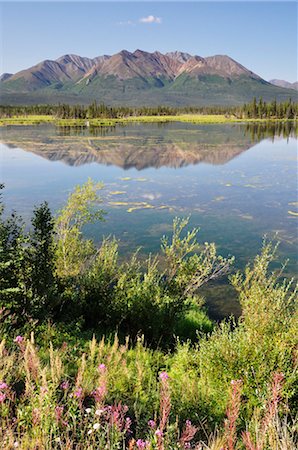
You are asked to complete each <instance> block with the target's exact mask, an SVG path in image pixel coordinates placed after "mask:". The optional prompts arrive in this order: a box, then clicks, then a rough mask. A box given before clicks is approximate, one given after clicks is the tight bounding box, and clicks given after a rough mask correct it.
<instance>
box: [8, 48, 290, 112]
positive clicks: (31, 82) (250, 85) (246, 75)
mask: <svg viewBox="0 0 298 450" xmlns="http://www.w3.org/2000/svg"><path fill="white" fill-rule="evenodd" d="M274 81H276V80H274ZM275 84H276V83H275ZM275 84H273V83H270V82H268V81H265V80H264V79H262V78H261V77H260V76H258V75H257V74H255V73H253V72H252V71H250V70H249V69H247V68H245V67H244V66H243V65H241V64H240V63H238V62H237V61H235V60H233V59H232V58H230V57H229V56H227V55H216V56H209V57H206V58H203V57H201V56H197V55H190V54H189V53H185V52H178V51H176V52H170V53H165V54H162V53H160V52H158V51H156V52H153V53H149V52H145V51H142V50H136V51H135V52H133V53H131V52H128V51H127V50H122V51H121V52H119V53H116V54H115V55H112V56H110V55H102V56H98V57H96V58H93V59H91V58H86V57H81V56H77V55H64V56H61V57H60V58H58V59H56V60H44V61H42V62H40V63H38V64H36V65H35V66H33V67H30V68H28V69H25V70H22V71H20V72H17V73H15V74H9V73H4V74H2V75H1V77H0V101H1V103H2V104H35V103H58V102H67V103H84V104H87V103H90V102H91V101H93V100H97V101H100V102H105V103H107V104H113V105H115V104H117V105H128V106H138V105H152V106H153V105H158V104H164V105H172V106H184V105H197V104H199V105H210V104H217V105H219V104H240V103H243V102H247V101H251V100H252V98H253V97H261V96H262V97H263V99H264V100H267V101H268V100H273V99H274V98H276V99H277V100H280V101H281V100H286V99H288V98H289V97H291V98H292V99H294V100H297V91H295V90H294V89H293V87H292V86H281V85H275Z"/></svg>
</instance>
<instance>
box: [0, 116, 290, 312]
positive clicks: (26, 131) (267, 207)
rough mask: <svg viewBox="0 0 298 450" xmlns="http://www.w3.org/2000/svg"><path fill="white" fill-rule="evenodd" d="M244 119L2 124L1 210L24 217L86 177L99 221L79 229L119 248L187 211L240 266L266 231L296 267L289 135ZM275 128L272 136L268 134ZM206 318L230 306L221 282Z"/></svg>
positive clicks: (145, 245)
mask: <svg viewBox="0 0 298 450" xmlns="http://www.w3.org/2000/svg"><path fill="white" fill-rule="evenodd" d="M279 131H280V132H281V136H279V134H280V133H279V132H278V133H276V130H272V129H265V128H262V127H260V126H259V127H257V126H254V127H252V126H251V127H248V126H246V125H238V124H237V125H230V124H229V125H204V126H199V125H192V124H181V123H170V124H166V125H158V124H146V125H140V124H134V125H129V126H125V127H123V126H117V127H116V128H111V129H107V128H105V129H98V128H96V129H82V128H79V129H67V128H56V127H54V126H50V125H41V126H34V127H7V128H3V129H2V130H1V138H0V142H1V144H0V162H1V182H4V183H5V192H4V201H5V204H6V213H7V214H8V213H9V212H10V211H11V210H16V211H17V212H19V213H20V214H22V215H23V217H24V218H25V220H26V221H27V222H28V223H29V222H30V216H31V212H32V209H33V207H34V205H36V204H38V203H40V202H42V201H43V200H47V201H48V202H49V204H50V206H51V208H52V209H53V211H55V210H57V209H58V208H60V207H61V206H62V205H63V203H64V202H65V200H66V198H67V196H68V194H69V193H70V192H71V190H72V189H73V187H74V186H75V185H76V184H81V183H84V182H85V181H86V180H87V179H88V177H91V178H92V179H94V180H96V181H102V182H103V183H104V189H103V190H102V192H101V196H102V200H103V207H104V209H105V210H106V211H107V216H106V222H105V223H100V224H97V225H95V226H92V227H88V228H87V229H86V235H88V236H92V237H93V238H94V239H95V240H96V241H100V240H101V238H102V235H108V234H113V235H115V236H116V237H117V238H119V239H120V240H121V252H122V253H123V254H125V252H131V251H133V250H134V249H136V248H137V247H139V246H141V247H142V252H144V253H148V252H151V251H157V250H158V248H159V242H160V238H161V236H162V235H163V234H168V233H170V230H171V223H172V220H173V218H174V217H175V216H188V215H191V219H190V226H196V227H199V228H200V234H199V239H200V240H201V241H203V242H204V241H207V240H208V241H214V242H216V244H217V246H218V248H219V251H220V252H221V253H222V254H224V255H227V254H233V255H235V257H236V266H237V267H243V265H244V264H246V263H247V262H248V261H249V260H251V259H252V258H253V256H254V255H255V254H256V253H257V252H258V251H259V249H260V246H261V242H262V238H263V236H264V235H265V234H267V236H269V237H273V236H275V235H276V233H277V239H278V240H279V241H280V242H281V244H280V248H279V254H280V257H281V260H284V259H285V258H288V259H289V264H288V267H287V269H286V270H287V275H289V276H292V275H294V274H295V273H296V270H297V245H298V236H297V219H298V217H297V212H298V202H297V140H296V138H295V136H294V135H293V132H291V130H286V131H285V130H279ZM274 134H275V136H274ZM208 297H209V302H208V306H209V308H210V311H211V313H212V314H213V316H214V317H222V316H224V315H227V314H230V313H234V314H237V313H239V307H238V305H237V303H236V302H235V300H234V298H233V294H232V293H231V292H230V291H229V290H227V288H226V286H225V283H224V282H222V283H217V284H216V285H215V286H213V287H212V289H211V290H210V289H209V292H208Z"/></svg>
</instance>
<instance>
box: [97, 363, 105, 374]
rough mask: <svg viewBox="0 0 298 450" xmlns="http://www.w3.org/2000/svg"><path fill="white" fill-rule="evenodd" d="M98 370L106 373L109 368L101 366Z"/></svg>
mask: <svg viewBox="0 0 298 450" xmlns="http://www.w3.org/2000/svg"><path fill="white" fill-rule="evenodd" d="M97 369H98V370H99V372H105V371H106V370H107V366H106V365H105V364H99V366H98V368H97Z"/></svg>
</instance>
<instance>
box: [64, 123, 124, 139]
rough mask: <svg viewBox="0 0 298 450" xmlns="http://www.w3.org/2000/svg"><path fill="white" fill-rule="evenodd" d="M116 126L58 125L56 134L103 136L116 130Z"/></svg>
mask: <svg viewBox="0 0 298 450" xmlns="http://www.w3.org/2000/svg"><path fill="white" fill-rule="evenodd" d="M115 128H116V126H109V127H93V126H90V127H87V126H86V125H84V126H63V127H62V126H57V127H56V134H57V135H58V136H88V135H91V136H102V137H105V136H107V135H109V134H111V133H112V132H113V131H115Z"/></svg>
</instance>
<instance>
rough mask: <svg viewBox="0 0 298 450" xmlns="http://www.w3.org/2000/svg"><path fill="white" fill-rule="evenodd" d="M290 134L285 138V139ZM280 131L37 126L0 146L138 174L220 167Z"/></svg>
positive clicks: (10, 131) (11, 132)
mask: <svg viewBox="0 0 298 450" xmlns="http://www.w3.org/2000/svg"><path fill="white" fill-rule="evenodd" d="M96 130H97V131H96ZM95 131H96V132H95ZM290 131H291V130H290ZM290 131H289V130H288V132H287V135H291V132H290ZM284 132H285V130H284V128H282V129H280V130H276V127H273V128H272V127H269V128H268V126H265V127H264V126H260V125H259V124H257V125H256V124H252V125H245V126H241V125H238V126H234V125H219V126H194V125H189V124H188V125H186V124H177V123H172V124H167V125H166V126H163V127H159V126H157V125H156V124H155V125H149V124H146V125H134V126H127V127H116V128H113V129H106V128H104V129H94V130H92V129H90V130H89V129H83V128H78V129H71V128H70V129H64V128H62V129H56V128H54V127H47V126H45V127H43V126H40V127H26V128H24V127H22V128H21V129H17V128H16V127H12V128H7V129H5V130H3V131H2V137H1V141H2V142H3V143H4V144H6V145H7V146H8V147H18V148H21V149H23V150H25V151H29V152H31V153H34V154H36V155H38V156H41V157H43V158H46V159H48V160H49V161H61V162H63V163H65V164H67V165H70V166H81V165H84V164H91V163H97V164H103V165H114V166H118V167H121V168H123V169H130V168H132V167H134V168H136V169H137V170H142V169H145V168H148V167H155V168H160V167H173V168H179V167H184V166H187V165H191V164H199V163H209V164H225V163H227V162H228V161H230V160H231V159H233V158H235V157H236V156H238V155H240V154H241V153H242V152H244V151H246V150H248V149H249V148H250V147H252V146H253V145H255V144H256V143H257V142H258V141H260V140H262V139H264V138H266V137H267V138H268V137H270V139H274V136H275V135H277V136H280V135H283V134H284Z"/></svg>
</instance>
